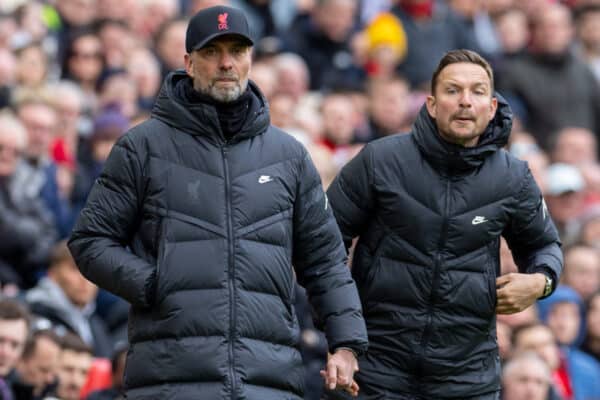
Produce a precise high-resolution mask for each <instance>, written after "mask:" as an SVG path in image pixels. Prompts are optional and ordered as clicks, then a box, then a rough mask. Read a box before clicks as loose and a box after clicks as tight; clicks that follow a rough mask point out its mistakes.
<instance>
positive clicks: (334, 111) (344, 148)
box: [321, 92, 362, 169]
mask: <svg viewBox="0 0 600 400" xmlns="http://www.w3.org/2000/svg"><path fill="white" fill-rule="evenodd" d="M321 115H322V117H323V135H322V138H323V139H322V142H321V143H322V144H324V145H325V146H326V147H327V148H328V149H329V151H330V152H331V156H332V157H333V161H334V163H335V164H336V166H337V167H338V169H339V168H341V167H342V166H343V165H344V164H346V163H347V162H348V161H349V160H350V159H352V158H353V157H354V156H355V155H356V154H357V153H358V151H359V150H360V148H361V147H362V146H361V145H357V144H356V140H355V138H354V135H355V129H354V121H353V119H352V118H353V116H354V103H353V102H352V99H351V98H350V96H348V95H347V94H345V93H340V92H332V93H329V94H327V95H325V96H324V97H323V101H322V104H321Z"/></svg>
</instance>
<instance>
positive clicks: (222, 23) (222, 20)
mask: <svg viewBox="0 0 600 400" xmlns="http://www.w3.org/2000/svg"><path fill="white" fill-rule="evenodd" d="M227 15H228V14H227V13H223V14H219V16H218V17H217V19H218V20H219V26H218V28H219V30H220V31H222V30H225V29H229V26H228V25H227Z"/></svg>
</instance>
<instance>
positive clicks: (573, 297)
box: [540, 286, 600, 399]
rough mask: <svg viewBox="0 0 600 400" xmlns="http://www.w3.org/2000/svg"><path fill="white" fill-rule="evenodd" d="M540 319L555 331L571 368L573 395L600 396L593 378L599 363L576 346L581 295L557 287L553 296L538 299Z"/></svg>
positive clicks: (582, 324)
mask: <svg viewBox="0 0 600 400" xmlns="http://www.w3.org/2000/svg"><path fill="white" fill-rule="evenodd" d="M540 318H541V320H542V321H544V322H546V324H547V325H548V326H549V327H550V329H551V330H552V332H553V333H554V336H555V338H556V341H557V342H558V344H559V346H560V348H561V352H562V355H563V357H564V362H565V363H566V368H567V370H568V371H571V374H572V377H573V380H574V382H573V394H574V398H575V399H587V398H590V397H591V398H594V397H600V382H599V381H598V380H597V379H594V378H593V377H597V376H600V364H599V363H598V362H597V361H596V360H595V359H594V358H592V357H591V356H589V355H587V354H585V353H584V352H582V351H581V350H579V349H578V347H579V346H580V345H581V344H582V342H583V338H584V335H585V309H584V304H583V301H582V300H581V297H579V295H578V294H577V292H575V291H574V290H573V289H571V288H569V287H568V286H560V287H559V288H557V290H556V292H555V294H554V296H552V298H548V299H545V300H543V301H542V302H540ZM574 359H577V361H574ZM584 382H585V384H584ZM576 385H577V387H576Z"/></svg>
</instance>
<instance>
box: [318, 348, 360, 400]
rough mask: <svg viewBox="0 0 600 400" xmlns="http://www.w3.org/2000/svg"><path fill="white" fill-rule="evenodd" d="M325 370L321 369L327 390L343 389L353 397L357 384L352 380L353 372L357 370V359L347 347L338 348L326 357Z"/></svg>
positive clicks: (356, 393)
mask: <svg viewBox="0 0 600 400" xmlns="http://www.w3.org/2000/svg"><path fill="white" fill-rule="evenodd" d="M327 358H328V359H327V371H323V370H321V376H322V377H323V378H324V379H325V386H326V387H327V389H329V390H334V389H343V390H345V391H346V392H348V393H350V394H351V395H352V396H353V397H356V396H357V395H358V390H359V387H358V384H357V383H356V382H355V381H354V379H353V377H354V373H355V372H356V371H358V361H357V360H356V357H354V353H352V352H351V351H350V350H348V349H338V350H336V352H335V353H334V354H333V355H329V356H328V357H327Z"/></svg>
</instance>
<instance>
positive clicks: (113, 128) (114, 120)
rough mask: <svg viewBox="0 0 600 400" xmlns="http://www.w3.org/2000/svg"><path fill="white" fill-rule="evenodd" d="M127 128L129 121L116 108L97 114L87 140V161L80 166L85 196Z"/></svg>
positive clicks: (109, 108)
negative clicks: (84, 185)
mask: <svg viewBox="0 0 600 400" xmlns="http://www.w3.org/2000/svg"><path fill="white" fill-rule="evenodd" d="M128 128H129V119H128V118H127V117H126V116H125V115H123V114H122V113H121V111H120V109H119V107H118V106H112V107H108V108H106V109H104V110H102V111H101V112H99V113H98V114H97V117H96V118H95V119H94V124H93V130H92V135H91V136H90V138H89V140H88V144H89V153H90V155H89V159H88V160H87V161H86V162H85V164H82V165H81V176H82V178H81V179H82V181H83V182H85V184H86V190H85V193H86V196H87V194H88V193H89V191H90V190H91V188H92V185H93V184H94V181H95V180H96V178H98V177H99V176H100V172H101V171H102V168H103V167H104V163H105V162H106V159H107V158H108V155H109V154H110V151H111V150H112V148H113V146H114V145H115V143H116V142H117V140H118V139H119V138H120V137H121V136H123V134H125V132H126V131H127V129H128Z"/></svg>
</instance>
